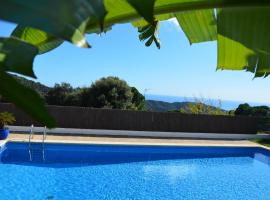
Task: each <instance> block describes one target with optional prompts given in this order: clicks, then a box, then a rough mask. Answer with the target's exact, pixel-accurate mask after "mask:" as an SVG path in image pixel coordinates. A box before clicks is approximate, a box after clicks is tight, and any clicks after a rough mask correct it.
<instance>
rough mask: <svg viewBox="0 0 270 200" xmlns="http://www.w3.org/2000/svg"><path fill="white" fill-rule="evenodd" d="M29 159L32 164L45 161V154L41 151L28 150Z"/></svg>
mask: <svg viewBox="0 0 270 200" xmlns="http://www.w3.org/2000/svg"><path fill="white" fill-rule="evenodd" d="M29 159H30V161H33V162H43V161H45V152H44V150H43V149H30V150H29Z"/></svg>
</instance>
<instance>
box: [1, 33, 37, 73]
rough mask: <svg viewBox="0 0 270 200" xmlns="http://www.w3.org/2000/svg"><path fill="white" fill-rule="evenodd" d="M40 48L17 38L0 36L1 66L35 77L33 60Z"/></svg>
mask: <svg viewBox="0 0 270 200" xmlns="http://www.w3.org/2000/svg"><path fill="white" fill-rule="evenodd" d="M37 54H38V49H37V48H36V47H35V46H33V45H31V44H28V43H26V42H23V41H21V40H18V39H16V38H0V68H1V69H2V70H5V71H10V72H15V73H19V74H23V75H26V76H30V77H33V78H35V77H36V76H35V74H34V72H33V65H32V64H33V60H34V58H35V56H36V55H37Z"/></svg>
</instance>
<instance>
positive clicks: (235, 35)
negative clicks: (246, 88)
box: [218, 7, 270, 76]
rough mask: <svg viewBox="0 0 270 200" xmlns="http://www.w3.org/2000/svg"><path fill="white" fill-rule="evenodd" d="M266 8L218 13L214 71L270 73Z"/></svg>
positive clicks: (269, 38) (226, 10)
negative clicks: (216, 55)
mask: <svg viewBox="0 0 270 200" xmlns="http://www.w3.org/2000/svg"><path fill="white" fill-rule="evenodd" d="M269 19H270V9H269V8H263V7H261V8H242V9H240V8H230V9H222V10H220V11H219V12H218V68H220V69H231V70H242V69H246V70H248V71H251V72H254V73H255V76H265V75H267V74H269V73H270V37H268V34H269V31H270V21H269Z"/></svg>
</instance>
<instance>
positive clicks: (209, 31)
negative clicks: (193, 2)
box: [175, 9, 217, 43]
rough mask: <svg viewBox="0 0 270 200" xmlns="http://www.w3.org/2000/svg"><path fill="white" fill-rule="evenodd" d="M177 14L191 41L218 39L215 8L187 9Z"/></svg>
mask: <svg viewBox="0 0 270 200" xmlns="http://www.w3.org/2000/svg"><path fill="white" fill-rule="evenodd" d="M175 16H176V18H177V20H178V22H179V25H180V26H181V28H182V30H183V31H184V33H185V34H186V36H187V38H188V39H189V42H190V43H198V42H205V41H213V40H216V38H217V26H216V19H215V16H214V9H206V10H195V11H186V12H181V13H178V14H176V15H175Z"/></svg>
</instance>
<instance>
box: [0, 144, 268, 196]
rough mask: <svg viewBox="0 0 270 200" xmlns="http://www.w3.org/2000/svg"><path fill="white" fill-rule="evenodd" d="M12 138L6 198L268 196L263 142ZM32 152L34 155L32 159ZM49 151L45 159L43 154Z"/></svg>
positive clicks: (1, 182)
mask: <svg viewBox="0 0 270 200" xmlns="http://www.w3.org/2000/svg"><path fill="white" fill-rule="evenodd" d="M28 150H29V147H28V144H24V143H7V144H6V145H5V146H3V147H2V148H1V154H0V156H1V163H0V173H1V175H0V199H1V200H15V199H22V200H26V199H27V200H32V199H33V200H39V199H41V200H48V199H49V200H69V199H70V200H77V199H78V200H79V199H80V200H88V199H112V200H116V199H155V200H161V199H170V200H174V199H177V200H178V199H179V200H181V199H187V200H211V199H213V200H219V199H220V200H224V199H228V200H234V199H237V200H253V199H254V200H255V199H256V200H267V199H270V165H269V163H270V158H269V156H270V152H269V151H267V150H264V149H262V148H244V147H241V148H231V147H230V148H229V147H227V148H226V147H223V148H221V147H146V146H112V145H63V144H45V147H44V154H43V151H42V145H41V144H32V145H31V151H30V154H29V151H28ZM30 155H31V160H30ZM43 157H44V159H43Z"/></svg>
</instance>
